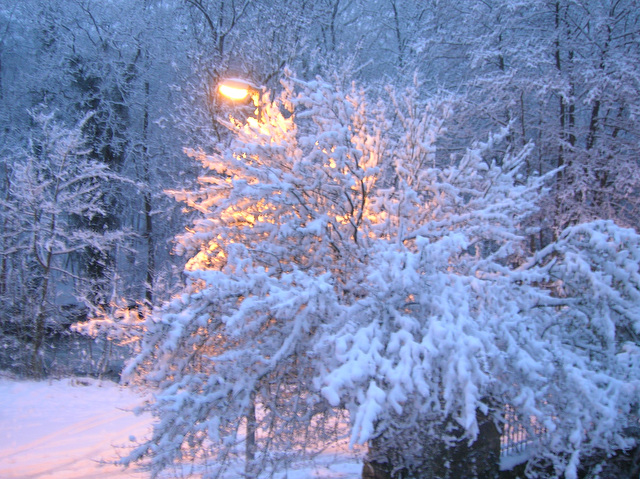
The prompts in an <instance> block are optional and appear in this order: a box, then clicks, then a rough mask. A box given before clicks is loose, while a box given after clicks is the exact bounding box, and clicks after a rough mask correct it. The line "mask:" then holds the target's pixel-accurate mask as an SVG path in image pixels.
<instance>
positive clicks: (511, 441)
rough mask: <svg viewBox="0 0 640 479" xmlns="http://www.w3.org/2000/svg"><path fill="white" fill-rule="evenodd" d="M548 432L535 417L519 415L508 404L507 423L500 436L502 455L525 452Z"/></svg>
mask: <svg viewBox="0 0 640 479" xmlns="http://www.w3.org/2000/svg"><path fill="white" fill-rule="evenodd" d="M546 432H547V430H546V428H545V427H544V426H542V425H541V424H539V423H537V422H536V420H535V418H531V417H530V418H522V417H518V415H517V414H516V412H515V411H514V409H513V408H511V407H509V406H507V407H506V409H505V424H504V428H503V430H502V436H501V437H500V455H501V456H512V455H514V454H519V453H521V452H524V451H525V450H526V449H527V448H528V447H529V446H531V444H533V443H534V442H535V441H536V440H537V439H538V438H540V437H541V436H543V435H544V434H546Z"/></svg>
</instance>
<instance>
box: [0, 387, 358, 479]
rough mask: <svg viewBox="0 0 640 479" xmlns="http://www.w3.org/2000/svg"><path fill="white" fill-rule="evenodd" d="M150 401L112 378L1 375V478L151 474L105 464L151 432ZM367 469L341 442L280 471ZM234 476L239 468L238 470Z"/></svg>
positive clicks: (350, 476) (345, 473) (335, 473)
mask: <svg viewBox="0 0 640 479" xmlns="http://www.w3.org/2000/svg"><path fill="white" fill-rule="evenodd" d="M143 401H144V398H143V397H142V396H141V395H138V394H136V393H135V392H134V391H133V390H131V389H129V388H125V387H121V386H118V385H117V384H115V383H113V382H110V381H98V380H95V379H87V378H76V379H62V380H52V381H41V382H35V381H22V380H13V379H10V378H7V377H3V376H2V375H0V479H28V478H31V479H36V478H37V479H94V478H95V479H100V478H103V479H106V478H109V479H112V478H113V479H124V478H138V479H143V478H148V477H149V476H148V474H144V473H143V472H141V471H140V470H137V471H136V470H135V469H131V468H130V469H128V470H123V469H122V468H119V467H117V466H115V465H113V464H108V463H101V461H110V460H114V459H117V457H118V451H120V453H125V451H126V450H127V448H128V447H131V446H132V445H134V442H132V441H135V440H139V439H142V437H144V435H145V434H146V433H147V432H148V431H149V429H150V425H151V418H150V417H149V416H148V415H147V416H135V415H134V414H133V413H132V412H131V409H133V408H134V407H135V406H136V405H138V404H140V403H142V402H143ZM361 469H362V466H361V464H360V462H359V461H358V460H357V458H356V457H354V454H353V453H349V452H347V451H346V450H344V451H342V450H341V449H340V448H338V449H337V450H335V451H333V452H328V453H327V454H325V455H322V456H321V457H319V458H318V459H317V461H316V462H315V463H308V464H296V465H293V466H292V467H291V468H290V469H289V470H288V471H285V472H283V473H281V474H277V475H276V477H277V478H278V479H284V478H287V479H314V478H317V479H320V478H322V479H357V478H359V477H360V471H361ZM186 470H189V468H186ZM166 477H167V478H170V477H172V476H171V473H169V474H168V475H167V476H166ZM179 477H182V478H192V477H196V476H195V475H190V474H189V473H188V472H185V473H183V474H179ZM227 477H228V478H230V479H232V478H233V479H235V478H236V477H237V474H234V473H233V471H230V473H229V474H228V475H227Z"/></svg>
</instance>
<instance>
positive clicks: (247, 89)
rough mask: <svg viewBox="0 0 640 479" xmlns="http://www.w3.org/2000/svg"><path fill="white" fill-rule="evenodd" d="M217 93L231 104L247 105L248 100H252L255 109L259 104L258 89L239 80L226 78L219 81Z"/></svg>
mask: <svg viewBox="0 0 640 479" xmlns="http://www.w3.org/2000/svg"><path fill="white" fill-rule="evenodd" d="M218 93H219V94H220V95H222V96H223V97H224V98H226V99H227V100H231V101H232V102H240V103H249V100H252V101H253V104H254V106H256V107H257V106H258V105H259V103H260V89H259V88H258V87H256V86H255V85H252V84H251V83H249V82H247V81H245V80H241V79H239V78H227V79H224V80H222V81H220V83H218Z"/></svg>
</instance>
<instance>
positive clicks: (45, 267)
mask: <svg viewBox="0 0 640 479" xmlns="http://www.w3.org/2000/svg"><path fill="white" fill-rule="evenodd" d="M34 121H35V122H36V123H37V124H38V125H40V128H41V132H40V134H39V135H37V136H34V137H33V138H32V140H31V149H30V151H28V152H25V154H24V156H23V157H21V158H18V159H15V160H14V161H13V162H12V164H13V168H12V174H11V180H10V186H9V190H8V199H7V201H5V202H3V206H4V208H3V209H4V210H5V211H4V213H5V214H6V215H9V216H11V217H13V218H14V219H13V220H12V221H11V222H6V223H5V225H6V226H7V229H5V230H4V231H3V238H4V239H5V244H7V243H9V244H11V245H12V246H11V247H10V248H8V249H6V250H4V251H3V256H4V258H5V259H6V261H7V262H9V263H10V264H11V270H12V274H11V276H10V277H9V278H7V283H12V287H11V289H12V293H13V295H11V296H9V295H7V296H6V297H7V298H9V297H11V298H12V299H13V300H14V301H17V302H18V303H17V304H13V308H14V309H16V310H19V309H20V306H19V304H27V305H29V309H27V311H24V313H23V314H24V315H19V316H18V317H17V318H16V320H18V321H16V323H18V324H16V326H15V330H16V331H18V332H20V331H21V330H23V329H24V328H25V326H26V325H28V327H29V329H30V330H31V331H29V333H28V334H27V336H28V339H29V343H30V344H31V348H30V354H31V358H30V366H29V368H30V371H31V374H32V375H34V376H36V377H41V376H42V375H43V374H44V365H43V362H42V357H41V354H42V349H43V343H44V341H45V337H46V336H45V335H46V332H45V328H47V327H48V328H53V329H56V328H59V326H58V325H57V322H58V319H57V317H58V316H59V315H60V309H59V308H60V306H61V303H60V301H58V298H59V297H60V295H63V294H65V292H64V290H65V289H66V290H67V291H69V292H70V293H69V292H68V293H66V294H67V295H71V297H70V298H67V300H66V301H72V300H73V299H75V298H73V293H72V292H73V291H74V290H75V291H76V292H77V291H79V290H80V289H81V287H80V285H78V284H77V281H78V280H79V279H80V278H78V276H77V275H76V274H75V272H74V271H73V269H72V268H70V267H69V263H68V261H67V260H68V258H69V257H70V256H71V255H73V254H74V253H78V252H79V251H82V250H83V249H84V248H87V247H91V248H96V249H98V250H105V249H108V248H110V247H111V244H112V243H113V242H115V241H117V240H118V239H120V238H121V235H119V234H117V233H115V234H111V233H109V232H100V233H96V232H94V231H92V230H88V229H80V228H78V227H77V225H76V220H77V218H87V219H91V218H92V217H93V216H95V215H97V214H101V213H104V204H103V202H102V201H101V194H100V189H101V184H102V183H105V182H113V181H117V180H118V178H117V177H116V176H115V175H113V174H112V173H111V172H110V171H109V170H108V168H107V166H106V165H105V164H104V163H99V162H96V161H95V160H91V159H89V158H88V156H89V150H88V149H87V146H86V141H85V139H84V138H83V137H82V134H81V130H82V128H83V126H84V125H83V124H82V123H81V124H79V125H77V126H76V127H75V128H74V129H73V130H67V129H65V128H64V127H62V126H60V125H59V124H57V123H56V122H55V121H54V119H53V115H51V114H46V113H36V114H34ZM6 293H7V291H5V294H6ZM9 307H10V308H11V306H9ZM22 318H24V320H25V324H22V325H21V324H20V323H19V321H20V319H22ZM31 318H32V319H31Z"/></svg>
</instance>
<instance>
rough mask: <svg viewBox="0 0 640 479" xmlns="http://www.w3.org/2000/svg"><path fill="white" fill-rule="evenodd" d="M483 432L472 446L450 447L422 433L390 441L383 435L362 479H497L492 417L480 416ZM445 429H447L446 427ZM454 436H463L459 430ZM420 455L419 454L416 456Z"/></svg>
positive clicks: (496, 434) (495, 430) (496, 442)
mask: <svg viewBox="0 0 640 479" xmlns="http://www.w3.org/2000/svg"><path fill="white" fill-rule="evenodd" d="M477 420H478V425H479V427H480V432H479V434H478V438H477V439H476V441H475V442H474V443H473V444H471V445H469V444H468V442H467V441H465V440H459V441H457V442H455V443H454V444H452V445H451V444H448V443H447V442H446V441H445V440H444V436H445V434H446V435H447V436H451V435H452V434H451V432H447V433H445V431H444V430H443V431H442V435H441V436H440V437H435V436H433V435H427V434H426V433H424V432H421V431H417V430H416V431H400V432H399V433H396V434H394V435H393V436H394V438H393V439H390V438H389V437H385V435H384V434H383V435H382V436H381V437H378V438H376V439H374V440H372V441H370V443H369V454H368V456H367V459H365V462H364V467H363V469H362V479H472V478H478V479H495V478H497V477H498V476H499V474H500V431H499V430H498V428H497V427H496V425H495V424H494V422H493V419H492V418H491V417H490V416H486V415H484V414H482V413H480V412H478V413H477ZM443 429H444V428H443ZM453 434H454V435H456V436H458V437H461V436H462V431H461V430H460V429H458V430H457V431H454V432H453ZM416 452H417V453H416Z"/></svg>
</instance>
